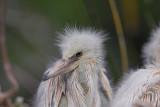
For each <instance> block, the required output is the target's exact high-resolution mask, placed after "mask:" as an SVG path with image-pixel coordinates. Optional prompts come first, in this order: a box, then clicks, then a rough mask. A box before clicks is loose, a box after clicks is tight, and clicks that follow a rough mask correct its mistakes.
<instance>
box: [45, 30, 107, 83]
mask: <svg viewBox="0 0 160 107" xmlns="http://www.w3.org/2000/svg"><path fill="white" fill-rule="evenodd" d="M59 37H60V38H59V41H58V46H59V48H60V51H61V53H62V58H61V59H60V60H59V61H57V62H56V63H55V65H54V66H53V67H51V68H50V69H49V70H48V71H47V72H45V74H44V76H43V81H45V80H48V79H50V78H54V77H56V76H59V75H61V74H64V73H67V72H71V71H74V69H76V68H77V67H80V63H81V62H89V63H96V64H99V63H102V62H103V56H104V54H103V45H102V44H103V42H104V40H105V39H104V34H103V32H100V31H95V30H93V29H77V28H73V29H69V28H67V29H65V30H64V32H63V33H62V34H59Z"/></svg>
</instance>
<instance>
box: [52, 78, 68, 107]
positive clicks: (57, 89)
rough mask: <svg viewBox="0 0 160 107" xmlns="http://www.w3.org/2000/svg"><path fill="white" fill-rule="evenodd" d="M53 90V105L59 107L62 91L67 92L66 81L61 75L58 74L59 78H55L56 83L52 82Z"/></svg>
mask: <svg viewBox="0 0 160 107" xmlns="http://www.w3.org/2000/svg"><path fill="white" fill-rule="evenodd" d="M52 87H53V88H52V89H53V90H52V92H54V94H52V98H53V99H52V100H53V105H54V106H53V107H58V105H59V103H60V100H61V97H62V93H64V94H65V81H64V79H63V78H62V77H61V76H58V77H57V78H55V80H54V84H52Z"/></svg>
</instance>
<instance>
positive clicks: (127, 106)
mask: <svg viewBox="0 0 160 107" xmlns="http://www.w3.org/2000/svg"><path fill="white" fill-rule="evenodd" d="M159 46H160V28H158V29H156V30H154V31H153V32H152V35H151V38H150V40H149V42H148V43H147V44H146V45H145V46H144V49H143V57H144V60H145V63H144V68H142V69H138V70H132V71H131V73H130V74H129V75H127V76H126V77H125V78H124V80H123V81H122V82H121V83H120V86H119V87H118V89H117V92H116V93H115V95H114V98H113V100H112V103H111V107H137V105H140V107H147V106H146V105H149V106H148V107H159V106H160V62H159V61H160V53H159V52H160V50H159V49H160V47H159ZM138 103H139V104H138ZM138 107H139V106H138Z"/></svg>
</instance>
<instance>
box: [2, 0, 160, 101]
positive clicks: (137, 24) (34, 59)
mask: <svg viewBox="0 0 160 107" xmlns="http://www.w3.org/2000/svg"><path fill="white" fill-rule="evenodd" d="M116 4H117V7H118V11H119V14H120V18H121V21H122V25H123V30H124V35H125V40H126V46H127V52H128V60H129V68H134V69H136V68H137V67H138V68H139V67H140V66H141V65H142V59H141V57H140V56H141V48H142V45H143V44H144V42H145V41H146V40H147V38H148V37H149V34H150V32H151V30H152V29H153V28H154V27H156V26H158V25H159V21H160V14H159V10H160V1H159V0H116ZM66 25H70V26H75V25H76V26H78V27H88V26H89V27H94V28H97V29H102V30H103V31H105V32H106V33H108V38H109V39H108V41H107V42H106V44H105V47H106V50H107V55H106V61H107V62H108V64H107V65H106V67H107V69H108V75H109V77H110V79H111V80H113V83H117V81H118V80H119V79H120V77H121V76H122V70H121V64H120V63H121V61H120V53H119V46H118V41H117V36H116V30H115V25H114V22H113V18H112V13H111V10H110V6H109V4H108V1H107V0H8V11H7V20H6V36H7V49H8V52H9V58H10V61H11V64H12V69H13V72H14V75H15V77H16V79H17V81H18V82H19V84H20V91H19V93H17V94H16V96H19V95H20V96H23V97H24V99H25V101H26V102H29V100H30V99H31V98H32V97H33V93H35V91H36V89H37V87H38V84H39V82H40V80H41V77H42V75H43V72H44V71H45V69H46V66H48V64H49V63H52V61H54V60H55V59H57V58H60V57H61V55H60V54H59V50H58V48H57V47H56V45H55V43H56V32H57V31H58V32H61V31H62V29H63V28H64V27H65V26H66ZM0 56H1V54H0ZM0 84H1V86H2V87H3V88H2V89H3V90H5V89H7V88H8V87H9V86H10V84H9V83H8V81H7V79H6V76H5V74H4V69H3V66H2V61H1V57H0Z"/></svg>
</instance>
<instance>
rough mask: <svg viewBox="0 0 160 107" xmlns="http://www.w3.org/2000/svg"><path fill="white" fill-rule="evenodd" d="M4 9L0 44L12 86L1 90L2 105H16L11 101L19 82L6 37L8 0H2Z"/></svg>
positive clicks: (0, 25)
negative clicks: (14, 74)
mask: <svg viewBox="0 0 160 107" xmlns="http://www.w3.org/2000/svg"><path fill="white" fill-rule="evenodd" d="M1 2H2V3H1V4H2V6H1V7H2V9H1V12H0V46H1V53H2V61H3V66H4V69H5V73H6V76H7V78H8V80H9V81H10V83H11V85H12V87H11V89H9V90H8V91H7V92H2V91H1V90H0V105H1V106H3V107H14V105H13V104H12V101H11V97H12V96H13V95H14V94H15V93H16V92H17V91H18V88H19V86H18V83H17V81H16V79H15V77H14V76H13V74H12V72H11V66H10V62H9V59H8V53H7V49H6V38H5V21H6V20H5V19H6V10H7V0H2V1H1Z"/></svg>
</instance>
